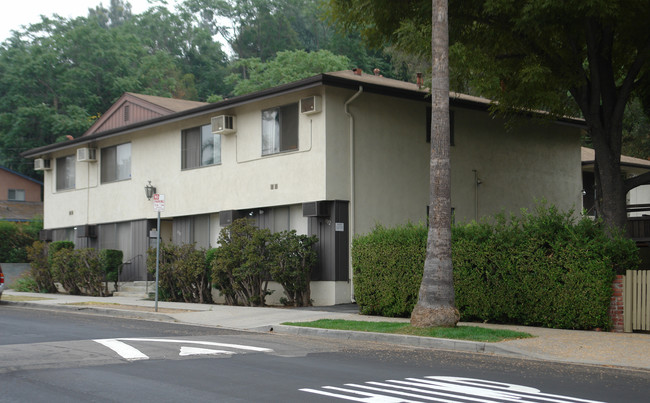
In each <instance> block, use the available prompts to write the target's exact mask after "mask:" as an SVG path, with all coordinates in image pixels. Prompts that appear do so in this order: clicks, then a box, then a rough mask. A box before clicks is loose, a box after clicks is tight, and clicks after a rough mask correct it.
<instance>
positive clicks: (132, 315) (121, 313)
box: [2, 301, 180, 323]
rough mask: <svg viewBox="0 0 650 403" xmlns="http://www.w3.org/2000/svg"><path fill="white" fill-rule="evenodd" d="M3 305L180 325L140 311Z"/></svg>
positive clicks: (23, 303) (171, 320)
mask: <svg viewBox="0 0 650 403" xmlns="http://www.w3.org/2000/svg"><path fill="white" fill-rule="evenodd" d="M2 303H3V304H7V305H15V306H23V307H26V308H32V309H40V310H44V311H65V312H74V313H83V314H88V315H104V316H115V317H120V318H127V319H143V320H154V321H159V322H174V323H180V322H179V321H178V320H176V319H175V318H172V317H171V316H168V315H165V314H162V313H155V312H138V311H129V310H125V309H111V308H104V307H102V308H99V307H93V306H84V305H61V304H56V305H46V304H36V303H30V302H21V301H2Z"/></svg>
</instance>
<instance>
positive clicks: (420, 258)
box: [352, 224, 427, 317]
mask: <svg viewBox="0 0 650 403" xmlns="http://www.w3.org/2000/svg"><path fill="white" fill-rule="evenodd" d="M426 243H427V230H426V227H424V226H416V225H413V224H408V225H406V226H404V227H398V228H390V229H389V228H384V227H382V226H377V227H376V228H375V229H374V230H373V231H372V232H371V233H370V234H368V235H365V236H361V237H357V238H355V239H354V241H353V243H352V245H353V246H352V267H353V268H354V296H355V299H356V301H357V304H358V305H359V310H360V312H361V313H362V314H365V315H382V316H401V317H408V316H409V315H410V314H411V311H412V310H413V306H414V305H415V303H416V302H417V295H418V289H419V287H420V281H421V279H422V268H423V267H424V256H425V252H426Z"/></svg>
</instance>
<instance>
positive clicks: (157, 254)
mask: <svg viewBox="0 0 650 403" xmlns="http://www.w3.org/2000/svg"><path fill="white" fill-rule="evenodd" d="M156 228H157V231H156V304H155V311H156V312H158V272H159V267H160V210H158V222H157V223H156Z"/></svg>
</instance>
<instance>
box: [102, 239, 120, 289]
mask: <svg viewBox="0 0 650 403" xmlns="http://www.w3.org/2000/svg"><path fill="white" fill-rule="evenodd" d="M123 257H124V253H123V252H122V251H121V250H119V249H102V250H100V251H99V263H100V265H101V268H102V271H103V272H104V273H105V276H106V282H109V281H112V282H113V283H114V284H115V289H117V282H118V280H119V275H120V272H121V271H122V259H123ZM107 286H108V284H107Z"/></svg>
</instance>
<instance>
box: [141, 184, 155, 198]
mask: <svg viewBox="0 0 650 403" xmlns="http://www.w3.org/2000/svg"><path fill="white" fill-rule="evenodd" d="M144 193H145V194H146V195H147V200H151V198H152V197H153V195H154V194H155V193H156V187H155V186H152V185H151V181H149V184H148V185H146V186H145V187H144Z"/></svg>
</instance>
